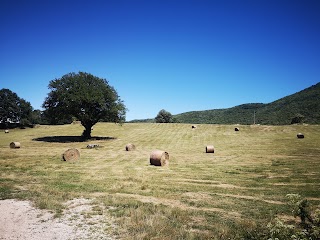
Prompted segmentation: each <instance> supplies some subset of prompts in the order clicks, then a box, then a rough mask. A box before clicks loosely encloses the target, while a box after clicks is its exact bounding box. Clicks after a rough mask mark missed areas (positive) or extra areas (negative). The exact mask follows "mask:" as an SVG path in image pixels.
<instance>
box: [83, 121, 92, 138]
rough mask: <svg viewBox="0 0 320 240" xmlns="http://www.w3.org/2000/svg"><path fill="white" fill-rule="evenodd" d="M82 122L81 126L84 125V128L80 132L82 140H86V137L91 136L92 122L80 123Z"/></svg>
mask: <svg viewBox="0 0 320 240" xmlns="http://www.w3.org/2000/svg"><path fill="white" fill-rule="evenodd" d="M81 124H82V126H84V128H85V129H84V130H83V133H82V138H83V139H84V140H88V139H90V138H91V130H92V126H93V124H92V123H85V124H83V123H81Z"/></svg>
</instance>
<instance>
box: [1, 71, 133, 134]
mask: <svg viewBox="0 0 320 240" xmlns="http://www.w3.org/2000/svg"><path fill="white" fill-rule="evenodd" d="M49 89H50V92H49V94H48V96H47V97H46V99H45V101H44V103H43V105H42V107H43V108H44V111H40V110H33V108H32V106H31V104H30V102H27V101H26V100H24V99H22V98H19V97H18V95H17V94H16V93H14V92H12V91H11V90H9V89H1V90H0V123H1V125H2V127H8V126H9V125H10V124H19V125H20V126H22V127H25V126H29V125H32V124H38V123H42V124H63V123H70V122H72V121H73V120H79V121H80V122H81V124H82V125H83V127H84V128H85V129H84V131H83V133H82V136H83V138H84V139H89V138H91V129H92V126H93V125H95V124H96V123H97V122H99V121H108V122H116V123H122V122H124V121H125V114H126V110H127V109H126V107H125V105H124V103H123V101H122V100H121V99H120V97H119V95H118V93H117V92H116V90H115V89H114V88H113V87H112V86H110V85H109V83H108V81H107V80H106V79H102V78H98V77H95V76H93V75H92V74H89V73H85V72H79V73H69V74H66V75H64V76H62V77H61V78H58V79H54V80H52V81H50V83H49Z"/></svg>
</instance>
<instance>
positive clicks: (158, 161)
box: [150, 150, 169, 167]
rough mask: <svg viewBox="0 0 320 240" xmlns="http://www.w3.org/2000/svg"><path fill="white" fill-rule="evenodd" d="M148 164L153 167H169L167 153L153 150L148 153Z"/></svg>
mask: <svg viewBox="0 0 320 240" xmlns="http://www.w3.org/2000/svg"><path fill="white" fill-rule="evenodd" d="M150 164H151V165H154V166H162V167H163V166H167V165H169V153H167V152H165V151H161V150H154V151H152V152H151V153H150Z"/></svg>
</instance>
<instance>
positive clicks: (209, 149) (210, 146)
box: [206, 145, 214, 153]
mask: <svg viewBox="0 0 320 240" xmlns="http://www.w3.org/2000/svg"><path fill="white" fill-rule="evenodd" d="M206 153H214V146H212V145H208V146H206Z"/></svg>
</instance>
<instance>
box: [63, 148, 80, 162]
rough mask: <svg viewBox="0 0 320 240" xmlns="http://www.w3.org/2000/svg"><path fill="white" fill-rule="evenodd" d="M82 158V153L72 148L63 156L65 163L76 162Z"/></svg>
mask: <svg viewBox="0 0 320 240" xmlns="http://www.w3.org/2000/svg"><path fill="white" fill-rule="evenodd" d="M79 158H80V152H79V151H78V149H76V148H71V149H68V150H67V151H65V152H64V153H63V154H62V159H63V161H67V162H76V161H78V160H79Z"/></svg>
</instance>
